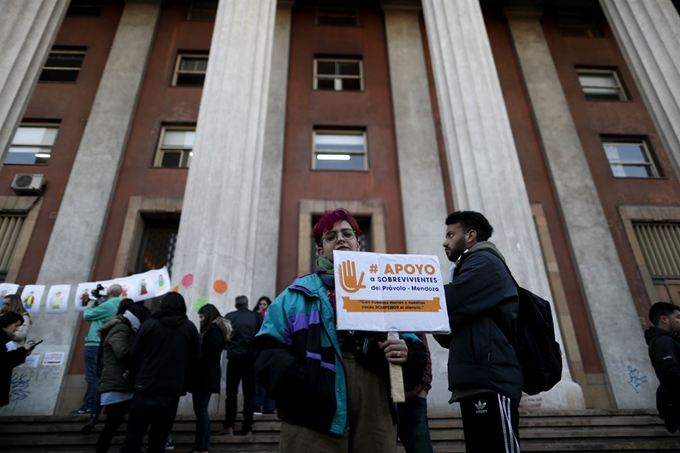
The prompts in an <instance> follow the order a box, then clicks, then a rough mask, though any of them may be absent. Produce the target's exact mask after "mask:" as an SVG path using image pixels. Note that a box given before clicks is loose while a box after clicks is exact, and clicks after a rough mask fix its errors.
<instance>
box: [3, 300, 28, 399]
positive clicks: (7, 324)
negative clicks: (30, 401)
mask: <svg viewBox="0 0 680 453" xmlns="http://www.w3.org/2000/svg"><path fill="white" fill-rule="evenodd" d="M23 322H24V320H23V318H22V317H21V315H18V314H16V313H14V312H13V311H10V312H8V313H6V314H4V315H2V316H0V407H2V406H7V405H8V404H9V390H10V387H11V385H12V369H13V368H14V367H15V366H19V365H21V364H22V363H24V361H25V360H26V356H28V355H30V354H31V351H33V348H34V347H35V343H33V342H30V341H29V342H28V343H26V344H25V345H23V346H19V347H18V348H16V347H14V344H13V343H12V335H14V333H15V332H16V331H17V329H18V328H19V327H21V325H22V324H23ZM8 345H9V346H10V347H9V348H8Z"/></svg>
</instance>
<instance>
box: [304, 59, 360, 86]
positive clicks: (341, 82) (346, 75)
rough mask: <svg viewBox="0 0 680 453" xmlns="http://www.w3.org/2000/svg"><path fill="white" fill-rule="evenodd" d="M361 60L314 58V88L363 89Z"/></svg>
mask: <svg viewBox="0 0 680 453" xmlns="http://www.w3.org/2000/svg"><path fill="white" fill-rule="evenodd" d="M361 63H362V62H361V60H356V59H331V58H317V59H315V60H314V89H315V90H335V91H363V89H364V71H363V65H362V64H361Z"/></svg>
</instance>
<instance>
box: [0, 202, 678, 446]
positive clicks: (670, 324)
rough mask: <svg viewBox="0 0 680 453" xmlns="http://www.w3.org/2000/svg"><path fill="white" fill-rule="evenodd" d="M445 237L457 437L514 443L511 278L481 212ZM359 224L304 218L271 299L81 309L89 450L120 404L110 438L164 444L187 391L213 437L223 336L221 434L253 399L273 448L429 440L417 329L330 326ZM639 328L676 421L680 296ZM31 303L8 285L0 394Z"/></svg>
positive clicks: (514, 296) (123, 303) (22, 345)
mask: <svg viewBox="0 0 680 453" xmlns="http://www.w3.org/2000/svg"><path fill="white" fill-rule="evenodd" d="M445 224H446V233H445V241H444V243H443V247H444V251H445V253H446V255H447V257H448V259H449V260H450V261H451V262H452V263H453V265H452V269H451V272H450V273H449V279H448V280H449V283H448V285H450V286H449V287H448V288H447V291H446V294H447V298H446V303H447V311H448V317H449V322H450V328H451V333H450V334H447V335H435V336H434V337H435V339H436V341H437V342H438V343H439V344H440V345H441V346H443V347H444V348H446V349H448V350H449V359H448V388H449V390H450V391H451V399H450V401H449V402H450V403H454V402H458V403H459V404H460V409H461V414H462V421H463V431H464V436H465V446H466V451H468V452H484V453H486V452H513V453H514V452H520V443H519V430H518V426H519V412H518V407H519V401H520V398H521V395H522V384H523V375H522V369H521V367H520V364H519V362H518V359H517V355H516V353H515V350H514V348H513V334H514V333H513V332H514V329H515V321H516V317H517V311H518V306H519V296H518V291H517V288H516V286H515V284H514V283H513V279H512V276H511V275H510V274H509V271H508V269H507V267H506V265H505V264H504V262H505V259H504V257H503V255H502V253H501V252H500V251H499V250H498V248H497V247H496V246H495V245H494V244H493V243H491V242H490V241H489V238H490V237H491V236H492V234H493V227H492V226H491V225H490V223H489V222H488V220H487V219H486V218H485V217H484V215H482V214H480V213H478V212H474V211H457V212H454V213H452V214H450V215H449V216H448V217H447V219H446V221H445ZM360 235H361V229H360V227H359V224H358V222H357V221H356V219H355V218H354V217H353V216H352V214H351V213H349V212H348V211H347V210H345V209H336V210H334V211H327V212H326V213H324V215H323V216H322V217H321V219H320V220H319V221H318V222H317V223H316V225H315V226H314V228H313V230H312V238H313V239H314V241H315V242H316V245H317V252H318V259H317V260H316V263H315V269H314V272H313V273H311V274H309V275H304V276H301V277H298V278H297V279H296V280H295V281H294V282H293V283H292V284H291V285H290V286H289V287H288V288H286V289H285V290H284V291H283V292H282V293H281V294H280V295H279V296H278V297H277V298H276V299H275V300H274V302H272V301H271V300H270V299H269V298H267V297H261V298H260V299H259V300H258V301H257V303H256V304H255V306H254V307H253V308H252V310H251V309H249V307H248V298H247V297H246V296H239V297H237V298H236V299H235V307H236V310H234V311H232V312H230V313H227V314H226V315H225V316H222V315H221V314H220V312H219V310H218V309H217V307H215V306H214V305H212V304H207V305H204V306H202V307H201V308H200V309H199V311H198V315H199V319H200V325H199V328H198V329H197V328H196V326H195V325H194V323H192V322H191V321H189V319H188V318H187V306H186V303H185V300H184V298H183V296H182V295H181V294H179V293H177V292H171V293H168V294H166V295H165V296H164V297H163V299H162V301H161V303H160V307H159V309H158V310H157V311H156V312H154V313H153V314H152V313H150V312H149V310H148V309H146V308H145V307H144V305H143V304H139V303H135V302H134V301H133V300H131V299H123V300H121V299H120V295H121V293H122V288H120V286H118V285H111V286H110V287H109V288H108V289H107V293H106V297H105V300H104V301H103V302H102V303H100V304H98V305H95V304H94V303H93V302H92V303H90V304H89V305H88V308H87V309H86V310H85V311H84V313H83V318H84V319H85V320H86V321H89V322H90V323H91V324H90V328H89V330H88V333H87V336H86V338H85V369H86V381H87V391H86V393H85V398H84V400H83V403H82V406H81V407H80V408H79V409H78V410H76V411H74V412H73V413H74V414H79V415H83V414H89V415H90V420H89V422H88V424H87V425H86V426H85V427H84V428H83V433H84V434H87V433H90V432H91V431H92V430H93V429H94V427H95V425H96V423H97V421H98V416H99V413H100V411H101V408H104V409H105V413H106V422H105V424H104V427H103V429H102V430H101V432H100V434H99V438H98V442H97V452H98V453H100V452H106V451H108V449H109V448H110V445H111V440H112V438H113V436H114V435H115V434H116V432H117V430H118V429H119V427H120V425H121V423H122V422H123V419H124V417H125V416H126V415H127V417H128V422H127V431H126V433H125V439H124V441H123V444H122V446H121V449H120V451H121V452H130V453H138V452H139V451H140V446H141V444H142V440H143V438H144V436H145V435H146V434H147V433H148V448H147V451H148V452H149V453H155V452H161V451H164V450H166V448H169V446H171V441H170V439H171V438H170V432H171V430H172V426H173V423H174V420H175V416H176V413H177V407H178V403H179V399H180V397H181V396H182V395H185V394H186V393H187V392H189V393H191V395H192V404H193V409H194V413H195V416H196V428H195V439H194V444H193V450H192V451H193V452H198V453H203V452H207V451H209V447H210V438H211V429H210V419H209V412H208V407H209V403H210V399H211V396H212V395H213V394H219V393H220V381H221V369H222V368H221V360H222V356H223V352H224V351H225V350H226V357H227V364H226V400H225V418H224V422H223V428H222V430H221V431H220V432H218V433H217V435H221V436H230V435H235V434H241V435H243V436H250V435H252V429H253V423H254V418H253V414H254V413H256V412H259V413H265V414H271V413H276V414H277V415H278V417H279V418H280V419H281V420H282V424H281V434H280V443H279V451H280V452H283V453H287V452H295V453H314V452H319V453H321V452H323V453H327V452H331V453H335V452H337V453H349V452H370V451H376V452H389V451H396V446H397V439H400V440H401V442H402V444H403V446H404V448H405V450H406V451H407V452H408V453H413V452H418V453H421V452H422V453H428V452H432V451H433V449H432V441H431V438H430V432H429V428H428V419H427V395H428V392H429V390H430V388H431V385H432V362H431V358H430V352H429V348H428V343H427V338H426V336H425V335H423V334H420V333H400V334H399V338H398V339H388V338H387V336H386V334H385V333H383V332H361V331H341V330H338V329H337V323H336V319H337V318H336V316H337V309H336V294H335V275H334V264H333V262H334V252H335V251H336V250H341V251H359V250H360V249H361V243H360V239H359V238H360ZM650 320H651V322H652V324H653V327H650V328H649V330H648V331H647V332H646V333H645V336H646V339H647V342H648V344H649V353H650V359H651V361H652V364H653V365H654V368H655V370H656V373H657V376H658V378H659V380H660V382H661V385H660V386H659V389H658V392H657V405H658V408H659V412H660V415H661V417H662V418H664V420H665V422H666V427H667V428H668V430H669V431H671V432H675V431H676V430H678V429H680V396H679V395H680V392H679V391H678V389H680V307H678V306H675V305H673V304H669V303H664V302H660V303H657V304H655V305H654V306H653V307H652V310H651V311H650ZM30 325H31V318H30V316H29V314H28V313H26V310H24V307H23V305H22V303H21V299H20V298H19V297H18V296H8V297H6V298H5V299H4V303H3V307H2V316H0V326H1V327H2V330H0V337H1V338H0V357H1V358H2V360H1V362H0V363H1V364H2V365H1V366H2V368H1V370H0V384H1V385H2V389H1V390H2V392H1V394H0V406H2V405H6V404H7V403H8V395H9V386H10V380H11V373H12V369H13V367H15V366H17V365H19V364H21V363H23V362H24V360H25V358H26V356H28V355H29V354H30V353H31V351H32V350H33V348H34V347H35V344H34V343H32V342H26V338H27V333H28V330H29V329H30ZM389 364H396V365H399V366H401V368H402V371H403V377H404V388H405V390H406V401H405V402H403V403H399V404H395V403H394V402H393V401H392V399H391V392H390V377H389V366H388V365H389ZM239 386H241V388H242V391H243V423H242V426H241V431H240V432H235V421H236V415H237V396H238V389H239Z"/></svg>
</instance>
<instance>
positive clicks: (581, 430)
mask: <svg viewBox="0 0 680 453" xmlns="http://www.w3.org/2000/svg"><path fill="white" fill-rule="evenodd" d="M86 420H87V418H86V417H3V418H0V451H3V452H7V453H13V452H16V453H27V452H43V453H50V452H66V451H68V452H73V453H79V452H93V451H94V445H95V444H96V442H97V437H98V433H99V431H100V430H101V425H100V426H98V428H97V429H96V430H95V431H94V432H93V433H92V434H90V435H88V436H83V435H81V434H80V433H79V430H80V428H81V427H82V426H83V425H84V423H85V421H86ZM124 428H125V425H123V426H122V427H121V430H120V432H121V434H122V433H123V432H124ZM237 428H239V426H238V425H237ZM280 428H281V422H280V421H279V420H278V419H277V418H276V416H274V415H260V416H257V415H256V416H255V426H254V427H253V431H254V434H253V436H249V437H240V436H231V437H215V436H213V438H212V445H211V451H213V452H227V451H228V452H274V451H277V448H278V438H279V430H280ZM193 429H194V419H193V417H190V416H178V418H177V421H176V422H175V426H174V428H173V431H172V435H173V438H174V441H175V450H176V451H182V452H187V451H190V450H191V444H192V442H193ZM219 429H220V423H219V422H218V421H216V422H213V430H214V431H215V432H216V431H218V430H219ZM430 431H431V433H432V440H433V444H434V451H435V452H438V453H439V452H442V453H443V452H464V451H465V446H464V443H463V428H462V423H461V420H460V418H459V417H455V416H452V417H433V418H431V419H430ZM520 437H521V442H522V451H524V452H540V451H547V452H627V453H632V452H640V453H642V452H653V451H663V452H680V433H676V434H669V433H668V432H667V431H666V429H665V428H664V426H663V424H662V422H661V420H660V419H659V418H658V417H657V416H656V413H655V411H648V410H616V411H571V412H551V413H541V414H540V415H532V414H528V413H524V414H522V419H521V422H520ZM121 440H122V435H121V436H117V437H115V438H114V440H113V445H112V447H111V450H110V451H112V452H114V451H117V450H118V445H119V444H120V442H121ZM398 451H400V452H403V451H404V450H403V448H401V447H399V448H398ZM371 453H380V452H371Z"/></svg>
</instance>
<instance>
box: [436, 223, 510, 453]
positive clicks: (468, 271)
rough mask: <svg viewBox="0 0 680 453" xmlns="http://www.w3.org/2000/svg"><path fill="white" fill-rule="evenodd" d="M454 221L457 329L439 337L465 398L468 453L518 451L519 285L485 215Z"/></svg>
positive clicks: (450, 231) (457, 395)
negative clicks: (515, 340)
mask: <svg viewBox="0 0 680 453" xmlns="http://www.w3.org/2000/svg"><path fill="white" fill-rule="evenodd" d="M446 225H447V228H446V240H445V241H444V244H443V245H444V250H445V252H446V256H447V257H448V259H449V260H450V261H451V262H453V263H454V270H453V274H452V278H451V283H450V284H448V285H446V286H445V288H444V289H445V293H446V304H447V307H448V314H449V322H450V325H451V334H450V335H436V336H435V338H436V339H437V341H438V342H439V343H440V344H441V345H442V346H443V347H445V348H448V349H449V390H450V391H451V400H450V403H453V402H459V403H460V409H461V414H462V417H463V433H464V435H465V449H466V451H467V452H468V453H474V452H480V453H488V452H513V453H516V452H517V453H518V452H519V451H520V449H519V430H518V425H519V413H518V408H519V400H520V398H521V397H522V370H521V368H520V366H519V362H518V361H517V356H516V354H515V351H514V349H513V348H512V345H511V342H510V340H509V339H511V338H514V330H515V319H516V317H517V310H518V307H519V297H518V295H517V289H516V287H515V284H514V283H513V281H512V277H511V276H510V274H509V273H508V270H507V269H506V267H505V264H504V262H505V259H504V258H503V255H501V253H500V252H499V251H498V249H497V248H496V246H495V245H494V244H492V243H491V242H489V241H488V239H489V238H490V237H491V234H492V233H493V227H492V226H491V225H490V224H489V221H488V220H487V219H486V218H485V217H484V216H483V215H482V214H480V213H478V212H474V211H457V212H454V213H453V214H450V215H449V216H448V217H447V219H446Z"/></svg>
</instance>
